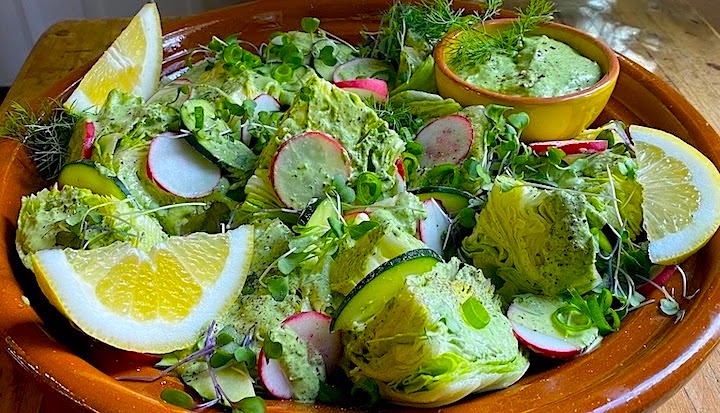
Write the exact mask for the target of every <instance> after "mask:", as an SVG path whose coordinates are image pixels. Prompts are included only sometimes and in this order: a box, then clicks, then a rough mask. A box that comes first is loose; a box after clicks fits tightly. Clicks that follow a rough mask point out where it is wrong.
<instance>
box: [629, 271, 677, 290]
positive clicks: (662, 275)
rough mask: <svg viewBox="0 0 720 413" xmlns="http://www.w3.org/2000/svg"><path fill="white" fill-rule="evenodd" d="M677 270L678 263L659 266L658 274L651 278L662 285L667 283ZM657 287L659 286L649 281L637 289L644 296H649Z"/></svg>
mask: <svg viewBox="0 0 720 413" xmlns="http://www.w3.org/2000/svg"><path fill="white" fill-rule="evenodd" d="M676 271H677V265H667V266H665V267H659V271H658V272H657V274H656V275H655V276H654V277H652V278H651V280H652V282H653V283H655V284H657V285H658V286H660V287H662V286H664V285H665V284H667V282H668V280H670V277H672V276H673V274H675V272H676ZM656 288H657V287H655V286H654V285H652V284H651V283H649V282H648V283H645V284H642V285H640V286H639V287H638V288H636V289H635V290H636V291H637V292H639V293H640V294H642V295H644V296H648V295H650V293H651V292H653V290H655V289H656Z"/></svg>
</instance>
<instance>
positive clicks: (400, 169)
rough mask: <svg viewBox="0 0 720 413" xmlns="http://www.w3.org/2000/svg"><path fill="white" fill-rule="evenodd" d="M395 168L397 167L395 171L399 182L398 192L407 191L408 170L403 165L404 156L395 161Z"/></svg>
mask: <svg viewBox="0 0 720 413" xmlns="http://www.w3.org/2000/svg"><path fill="white" fill-rule="evenodd" d="M395 168H397V170H396V171H395V179H396V180H397V183H398V185H397V186H398V192H405V191H407V172H405V165H403V162H402V158H398V160H397V161H395Z"/></svg>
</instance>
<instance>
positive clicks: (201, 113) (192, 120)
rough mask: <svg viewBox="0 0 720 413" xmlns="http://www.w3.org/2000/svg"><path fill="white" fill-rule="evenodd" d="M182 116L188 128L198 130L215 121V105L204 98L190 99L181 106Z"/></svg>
mask: <svg viewBox="0 0 720 413" xmlns="http://www.w3.org/2000/svg"><path fill="white" fill-rule="evenodd" d="M180 118H181V119H182V121H183V123H184V124H185V127H186V128H188V130H190V131H191V132H198V131H200V130H202V129H205V128H208V127H209V126H210V125H211V124H212V123H213V122H215V107H214V106H213V104H212V103H210V102H208V101H207V100H204V99H190V100H188V101H187V102H185V103H183V104H182V106H181V107H180Z"/></svg>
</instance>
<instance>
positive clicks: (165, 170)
mask: <svg viewBox="0 0 720 413" xmlns="http://www.w3.org/2000/svg"><path fill="white" fill-rule="evenodd" d="M147 174H148V177H149V178H150V179H151V180H153V181H154V182H155V183H156V184H157V185H158V186H159V187H160V188H162V189H163V190H164V191H166V192H169V193H171V194H173V195H177V196H179V197H183V198H202V197H204V196H206V195H209V194H210V193H212V191H213V190H214V189H215V187H217V186H218V184H219V183H220V169H219V168H218V167H217V166H215V164H213V163H212V162H211V161H209V160H208V159H207V158H205V157H204V156H202V155H201V154H200V152H198V151H196V150H195V149H194V148H193V147H192V146H190V144H189V143H187V142H186V141H185V140H184V139H179V138H171V137H168V136H156V137H155V138H154V139H153V140H152V142H150V150H149V151H148V160H147Z"/></svg>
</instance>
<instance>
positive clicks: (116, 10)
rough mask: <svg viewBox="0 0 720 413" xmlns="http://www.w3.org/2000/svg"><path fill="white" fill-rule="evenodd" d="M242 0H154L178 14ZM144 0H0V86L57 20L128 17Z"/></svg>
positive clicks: (164, 10) (9, 81) (168, 13)
mask: <svg viewBox="0 0 720 413" xmlns="http://www.w3.org/2000/svg"><path fill="white" fill-rule="evenodd" d="M242 1H243V0H157V1H156V3H158V7H159V9H160V13H161V15H162V16H166V17H168V16H182V15H188V14H193V13H200V12H202V11H205V10H210V9H213V8H217V7H223V6H227V5H230V4H234V3H241V2H242ZM145 2H146V0H0V56H2V57H1V58H0V86H9V85H10V84H12V82H13V80H14V79H15V76H16V75H17V73H18V71H19V70H20V67H21V66H22V64H23V62H24V61H25V58H26V57H27V55H28V53H30V49H32V46H33V45H34V44H35V42H36V41H37V39H38V38H39V37H40V36H41V35H42V34H43V33H44V32H45V30H47V28H48V27H50V26H51V25H53V24H54V23H56V22H59V21H61V20H68V19H84V18H89V19H92V18H102V17H129V16H133V15H134V14H135V13H136V12H137V11H138V10H140V7H142V5H143V4H144V3H145Z"/></svg>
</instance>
